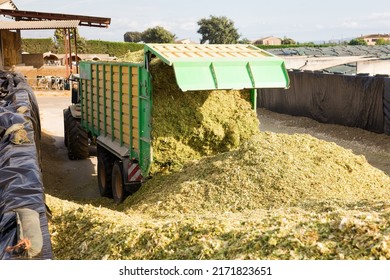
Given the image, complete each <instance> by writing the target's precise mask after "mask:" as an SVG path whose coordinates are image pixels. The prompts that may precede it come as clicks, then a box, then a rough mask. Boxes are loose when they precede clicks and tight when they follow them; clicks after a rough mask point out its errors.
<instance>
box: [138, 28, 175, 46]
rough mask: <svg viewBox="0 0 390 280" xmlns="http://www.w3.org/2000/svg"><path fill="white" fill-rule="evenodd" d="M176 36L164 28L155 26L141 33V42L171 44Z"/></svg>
mask: <svg viewBox="0 0 390 280" xmlns="http://www.w3.org/2000/svg"><path fill="white" fill-rule="evenodd" d="M175 39H176V35H175V34H173V33H171V32H170V31H168V30H166V29H165V28H164V27H161V26H156V27H153V28H149V29H146V30H145V31H144V32H142V41H144V42H145V43H173V42H175Z"/></svg>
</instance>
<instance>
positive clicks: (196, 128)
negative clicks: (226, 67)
mask: <svg viewBox="0 0 390 280" xmlns="http://www.w3.org/2000/svg"><path fill="white" fill-rule="evenodd" d="M142 60H143V51H138V52H134V53H129V54H127V55H126V56H125V57H124V58H122V61H128V62H141V61H142ZM150 71H151V75H152V103H153V105H152V148H153V164H152V167H151V173H152V174H155V173H158V172H165V173H166V171H169V172H170V171H172V170H179V169H180V168H181V167H182V166H183V164H184V163H186V162H188V161H191V160H197V159H200V158H201V157H204V156H210V155H216V154H219V153H222V152H226V151H230V150H233V149H235V148H237V147H238V146H239V145H240V144H241V143H243V142H245V141H246V140H248V139H249V138H250V137H251V136H253V135H255V134H256V133H258V130H259V120H258V118H257V116H256V112H255V111H254V110H251V104H250V102H249V92H248V91H237V90H218V91H188V92H183V91H181V89H180V88H179V87H178V86H177V83H176V78H175V74H174V71H173V68H172V67H171V66H168V65H166V64H165V63H163V62H162V61H160V60H159V59H157V58H155V59H153V60H152V63H151V65H150Z"/></svg>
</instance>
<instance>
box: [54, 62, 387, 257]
mask: <svg viewBox="0 0 390 280" xmlns="http://www.w3.org/2000/svg"><path fill="white" fill-rule="evenodd" d="M159 67H165V66H161V65H160V66H159ZM155 69H160V70H161V71H163V72H164V73H165V74H164V75H161V76H159V75H158V74H156V73H154V75H153V78H154V83H153V86H154V91H153V92H154V95H153V108H154V111H153V137H154V139H153V147H154V157H155V158H157V161H156V163H157V166H158V168H156V167H155V169H154V170H155V171H161V168H166V169H167V170H169V171H171V172H168V173H162V172H158V173H156V174H155V176H153V177H152V178H151V179H150V180H149V181H147V182H146V183H145V184H144V185H143V186H142V187H141V189H140V190H139V191H138V192H137V193H135V194H134V195H132V196H130V197H129V198H127V200H126V201H125V202H124V203H123V204H122V205H120V206H116V207H114V206H113V204H112V201H108V203H107V205H109V207H110V208H112V209H108V208H105V207H95V206H92V205H90V204H85V205H80V204H76V203H71V202H67V201H61V200H59V199H56V198H54V197H51V196H48V200H47V202H48V205H49V206H50V208H51V209H52V211H53V220H52V223H51V232H52V240H53V247H54V254H55V256H56V258H58V259H370V258H373V259H390V235H389V234H390V233H389V230H388V229H389V228H390V204H389V201H390V190H389V186H390V177H388V176H387V175H385V174H384V173H383V172H382V171H380V170H378V169H376V168H374V167H372V166H371V165H370V164H368V163H367V161H366V159H365V158H364V157H362V156H356V155H354V154H353V153H352V152H351V151H350V150H346V149H344V148H342V147H340V146H338V145H336V144H334V143H330V142H325V141H322V140H318V139H317V138H314V137H311V136H309V135H304V134H295V135H287V134H275V133H265V132H259V131H258V122H257V120H254V119H253V111H252V110H251V109H250V106H249V103H248V102H247V101H246V100H245V98H244V99H242V98H241V97H239V96H240V94H239V93H236V92H233V93H231V92H230V93H221V92H216V93H212V92H208V93H199V92H196V93H195V92H194V93H193V92H186V93H183V92H180V93H179V92H178V89H177V86H176V83H175V82H174V80H173V77H172V76H171V75H172V72H170V74H167V72H166V71H165V69H164V68H155ZM166 75H170V76H166ZM159 79H160V80H159ZM244 107H246V109H245V108H244ZM232 108H233V110H230V109H232ZM244 109H245V110H244ZM225 111H228V114H227V115H226V114H225V113H226V112H225ZM221 115H223V116H221ZM244 120H246V121H244ZM248 123H249V125H248ZM254 127H256V128H254ZM237 130H238V131H237ZM246 140H247V141H246ZM100 202H102V201H101V200H100V201H99V203H100ZM103 202H104V201H103ZM104 203H106V202H104ZM92 204H96V201H93V202H92Z"/></svg>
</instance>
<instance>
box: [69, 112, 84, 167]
mask: <svg viewBox="0 0 390 280" xmlns="http://www.w3.org/2000/svg"><path fill="white" fill-rule="evenodd" d="M66 126H67V128H68V130H67V133H66V134H67V142H66V143H67V144H68V157H69V159H72V160H74V159H85V158H88V157H89V145H88V140H89V139H88V132H87V131H85V130H84V128H83V127H82V126H81V124H80V121H79V120H78V119H76V118H74V117H72V116H71V117H69V118H68V120H67V124H66Z"/></svg>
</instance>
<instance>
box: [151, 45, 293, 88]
mask: <svg viewBox="0 0 390 280" xmlns="http://www.w3.org/2000/svg"><path fill="white" fill-rule="evenodd" d="M148 52H150V53H153V54H154V55H156V56H157V57H158V58H160V59H161V60H162V61H163V62H164V63H166V64H168V65H170V66H173V68H174V71H175V76H176V81H177V84H178V86H179V87H180V88H181V89H182V90H183V91H187V90H214V89H255V88H287V87H288V86H289V82H290V81H289V76H288V73H287V70H286V67H285V64H284V61H283V60H282V59H281V58H278V57H276V56H275V55H273V54H271V53H268V52H266V51H264V50H262V49H259V48H257V47H255V46H252V45H245V44H225V45H183V44H145V54H147V53H148Z"/></svg>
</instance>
